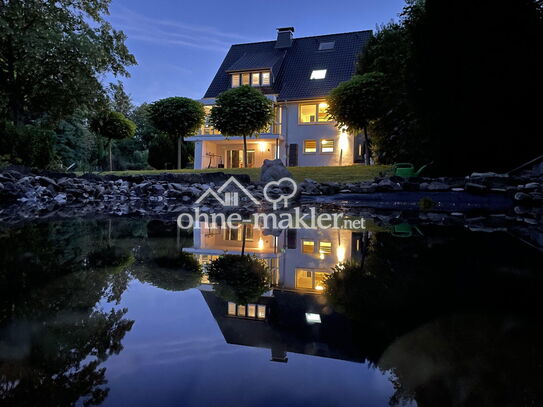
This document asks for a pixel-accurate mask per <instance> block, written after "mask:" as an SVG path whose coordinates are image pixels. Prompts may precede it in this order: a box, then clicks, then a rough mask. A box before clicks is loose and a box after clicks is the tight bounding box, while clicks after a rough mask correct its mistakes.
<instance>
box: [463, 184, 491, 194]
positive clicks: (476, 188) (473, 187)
mask: <svg viewBox="0 0 543 407" xmlns="http://www.w3.org/2000/svg"><path fill="white" fill-rule="evenodd" d="M487 189H488V187H487V186H486V185H483V184H476V183H474V182H466V191H468V192H483V191H486V190H487Z"/></svg>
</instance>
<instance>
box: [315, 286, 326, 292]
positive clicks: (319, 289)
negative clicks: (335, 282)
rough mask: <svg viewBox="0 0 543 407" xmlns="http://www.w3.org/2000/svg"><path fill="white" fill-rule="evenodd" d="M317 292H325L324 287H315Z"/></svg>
mask: <svg viewBox="0 0 543 407" xmlns="http://www.w3.org/2000/svg"><path fill="white" fill-rule="evenodd" d="M315 290H317V291H322V290H324V287H323V286H322V285H318V286H316V287H315Z"/></svg>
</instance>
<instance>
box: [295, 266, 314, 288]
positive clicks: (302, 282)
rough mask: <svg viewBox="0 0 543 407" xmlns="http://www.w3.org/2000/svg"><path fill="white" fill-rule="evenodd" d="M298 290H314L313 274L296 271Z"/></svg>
mask: <svg viewBox="0 0 543 407" xmlns="http://www.w3.org/2000/svg"><path fill="white" fill-rule="evenodd" d="M296 288H307V289H312V288H313V273H312V272H311V271H307V270H296Z"/></svg>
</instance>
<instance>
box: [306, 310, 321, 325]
mask: <svg viewBox="0 0 543 407" xmlns="http://www.w3.org/2000/svg"><path fill="white" fill-rule="evenodd" d="M305 320H306V321H307V323H308V324H320V323H321V316H320V314H313V313H310V312H306V313H305Z"/></svg>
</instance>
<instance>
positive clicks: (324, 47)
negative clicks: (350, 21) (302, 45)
mask: <svg viewBox="0 0 543 407" xmlns="http://www.w3.org/2000/svg"><path fill="white" fill-rule="evenodd" d="M335 45H336V42H335V41H328V42H321V43H320V44H319V51H328V50H331V49H334V46H335Z"/></svg>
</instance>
